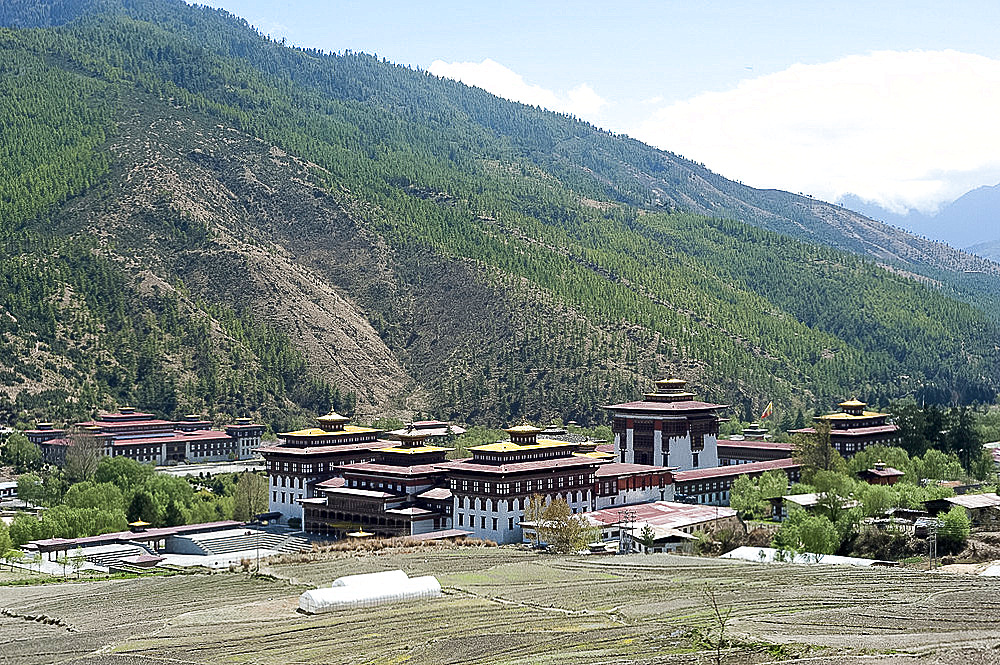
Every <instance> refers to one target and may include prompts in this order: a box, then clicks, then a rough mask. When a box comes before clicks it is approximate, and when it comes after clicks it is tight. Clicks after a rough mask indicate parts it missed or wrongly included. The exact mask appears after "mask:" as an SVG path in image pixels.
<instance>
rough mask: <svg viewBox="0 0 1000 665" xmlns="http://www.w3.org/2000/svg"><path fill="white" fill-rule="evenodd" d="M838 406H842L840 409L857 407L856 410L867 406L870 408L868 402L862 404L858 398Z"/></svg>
mask: <svg viewBox="0 0 1000 665" xmlns="http://www.w3.org/2000/svg"><path fill="white" fill-rule="evenodd" d="M837 406H840V407H855V408H856V407H859V406H860V407H866V406H868V404H867V402H862V401H859V400H858V399H857V398H854V399H849V400H847V401H846V402H841V403H840V404H838V405H837Z"/></svg>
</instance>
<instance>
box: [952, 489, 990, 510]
mask: <svg viewBox="0 0 1000 665" xmlns="http://www.w3.org/2000/svg"><path fill="white" fill-rule="evenodd" d="M944 500H945V501H947V502H948V503H951V504H954V505H956V506H962V507H963V508H972V509H976V508H997V507H1000V496H997V495H996V493H995V492H986V493H984V494H960V495H958V496H949V497H945V499H944Z"/></svg>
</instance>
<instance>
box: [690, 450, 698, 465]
mask: <svg viewBox="0 0 1000 665" xmlns="http://www.w3.org/2000/svg"><path fill="white" fill-rule="evenodd" d="M691 458H692V462H691V465H692V466H698V453H691Z"/></svg>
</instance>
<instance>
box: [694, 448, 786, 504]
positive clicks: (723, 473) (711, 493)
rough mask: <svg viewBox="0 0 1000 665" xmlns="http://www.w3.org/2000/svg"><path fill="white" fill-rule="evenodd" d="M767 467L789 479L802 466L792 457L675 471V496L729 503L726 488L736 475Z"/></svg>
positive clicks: (758, 472)
mask: <svg viewBox="0 0 1000 665" xmlns="http://www.w3.org/2000/svg"><path fill="white" fill-rule="evenodd" d="M768 471H783V472H784V473H785V474H786V475H787V476H788V482H789V483H795V482H798V481H799V478H800V476H801V466H800V465H799V463H798V462H796V461H795V460H794V459H791V458H783V459H776V460H770V461H768V462H749V463H747V464H733V465H729V466H718V467H715V468H712V469H690V470H688V471H678V472H676V473H675V474H674V498H675V499H677V500H680V499H682V498H683V499H684V500H685V501H690V502H691V503H699V504H705V505H710V506H728V505H729V490H730V488H731V487H732V486H733V483H734V482H735V481H736V479H737V478H739V477H740V476H750V477H751V478H756V477H757V476H760V475H761V474H764V473H767V472H768Z"/></svg>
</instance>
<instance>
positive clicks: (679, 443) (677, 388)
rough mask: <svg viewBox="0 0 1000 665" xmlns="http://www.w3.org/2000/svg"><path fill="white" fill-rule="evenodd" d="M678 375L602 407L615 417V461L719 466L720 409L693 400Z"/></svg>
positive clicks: (672, 465) (719, 405) (716, 405)
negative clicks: (639, 394)
mask: <svg viewBox="0 0 1000 665" xmlns="http://www.w3.org/2000/svg"><path fill="white" fill-rule="evenodd" d="M685 385H686V382H685V381H683V380H681V379H662V380H660V381H657V382H656V390H655V391H654V392H651V393H646V395H645V396H644V397H643V399H641V400H637V401H634V402H624V403H622V404H612V405H610V406H606V407H604V408H605V409H607V410H608V411H609V412H610V413H611V416H612V418H613V423H612V428H611V429H612V431H613V432H614V435H615V450H616V452H617V455H618V461H619V462H625V463H628V464H647V465H652V466H666V467H672V468H676V469H679V470H681V471H683V470H686V469H697V468H702V467H713V466H718V465H719V453H718V448H717V442H718V435H719V417H718V412H719V411H720V410H722V409H724V408H726V405H725V404H712V403H709V402H701V401H698V400H696V399H695V398H694V397H695V395H694V393H690V392H687V391H686V390H685V389H684V387H685Z"/></svg>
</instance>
